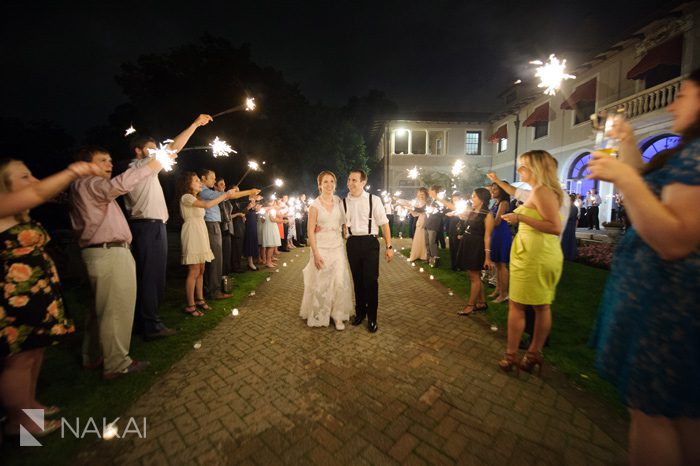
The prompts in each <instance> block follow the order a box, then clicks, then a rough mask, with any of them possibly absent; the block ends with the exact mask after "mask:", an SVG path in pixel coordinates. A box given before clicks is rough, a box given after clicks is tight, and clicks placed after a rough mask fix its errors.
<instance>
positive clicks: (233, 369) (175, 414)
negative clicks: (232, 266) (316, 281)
mask: <svg viewBox="0 0 700 466" xmlns="http://www.w3.org/2000/svg"><path fill="white" fill-rule="evenodd" d="M308 254H309V249H296V250H293V251H292V252H291V253H286V254H283V255H282V259H280V265H281V263H282V262H283V261H284V262H287V267H280V271H279V272H278V273H273V274H272V276H271V278H272V279H271V281H269V282H266V283H263V285H262V286H261V287H259V288H258V290H257V292H256V294H255V296H252V297H249V298H247V300H246V301H245V302H244V303H242V304H241V306H240V308H239V309H240V315H239V316H238V317H230V318H227V319H225V321H224V322H222V323H221V324H220V325H219V326H218V327H217V328H216V329H215V330H213V331H212V332H210V333H209V334H208V335H207V336H206V337H205V338H203V339H202V342H201V343H202V346H201V348H200V349H198V350H194V349H193V350H192V352H191V353H190V354H188V355H187V356H186V357H185V358H183V359H182V360H181V361H179V362H178V363H177V364H175V365H174V366H173V368H172V369H171V370H170V371H169V372H168V373H167V374H165V375H164V376H163V377H162V379H161V380H160V381H159V382H157V383H156V384H155V385H154V386H153V387H152V388H151V389H150V390H149V391H148V392H147V393H146V394H145V395H144V396H142V397H141V398H140V399H139V400H138V401H137V402H136V403H135V404H134V405H133V406H132V407H131V408H130V409H129V411H128V412H127V413H125V417H128V416H139V417H141V416H146V417H147V419H148V430H147V438H146V439H139V438H137V437H136V436H133V435H132V436H129V437H128V438H125V439H120V440H114V441H112V442H102V443H99V444H96V445H95V446H94V447H93V448H92V449H89V450H88V451H85V452H83V454H81V457H80V458H79V462H80V463H82V464H97V463H96V461H97V462H99V464H105V463H109V462H111V463H113V464H142V465H159V464H178V465H179V464H203V465H204V464H206V465H218V464H264V465H271V464H323V465H331V464H475V465H477V464H478V465H484V464H493V465H504V464H523V465H525V464H539V465H557V466H558V465H562V464H576V465H578V464H618V463H624V462H625V461H626V452H625V450H624V448H623V446H621V445H620V444H619V443H617V442H615V441H614V440H613V439H612V438H611V437H610V436H609V435H607V434H606V433H605V431H604V430H603V429H601V428H600V427H599V426H598V425H595V424H594V423H593V422H592V421H591V420H590V419H589V418H588V417H587V416H586V415H584V414H583V411H581V410H580V409H578V408H577V407H575V406H574V405H572V404H571V403H570V402H569V401H567V399H566V398H565V397H564V396H562V395H561V394H560V393H559V392H558V391H557V389H555V388H553V387H552V385H550V384H549V383H548V381H547V374H546V373H545V374H544V377H543V379H540V378H538V377H536V376H530V375H527V374H522V375H521V376H520V378H515V377H514V376H509V375H506V374H503V373H501V372H500V371H499V370H498V368H497V367H496V361H497V360H498V359H499V357H500V356H501V354H502V351H503V345H504V343H503V341H502V339H499V338H495V337H494V335H493V334H492V333H491V332H490V331H489V330H488V328H484V326H483V325H482V324H480V323H478V322H475V321H473V320H472V319H469V318H460V317H457V316H456V315H455V311H456V310H459V309H460V308H461V307H463V305H464V302H463V301H462V300H461V299H460V298H458V297H457V296H452V297H450V296H448V293H447V290H446V289H445V288H444V287H442V286H441V285H439V284H437V283H435V282H431V281H430V280H428V279H427V277H425V275H421V274H419V273H417V272H416V270H415V269H412V268H411V267H410V266H409V264H408V263H407V261H405V260H402V259H401V258H397V260H395V261H394V262H392V263H391V264H386V263H385V262H384V261H383V260H382V265H381V268H380V277H381V278H380V286H379V289H380V309H379V319H378V323H379V331H378V332H377V333H376V334H370V333H368V332H367V330H366V326H364V325H363V326H361V327H352V326H350V325H348V326H347V328H346V330H345V331H342V332H339V331H336V330H335V329H334V328H333V327H332V326H331V327H329V328H316V329H312V328H308V327H307V326H306V323H305V322H304V321H303V320H302V319H300V318H299V317H298V311H299V305H300V303H301V296H302V291H303V283H302V278H301V270H302V268H303V267H304V266H305V265H306V262H307V260H308ZM175 338H176V337H175ZM546 369H547V368H546V367H545V370H546Z"/></svg>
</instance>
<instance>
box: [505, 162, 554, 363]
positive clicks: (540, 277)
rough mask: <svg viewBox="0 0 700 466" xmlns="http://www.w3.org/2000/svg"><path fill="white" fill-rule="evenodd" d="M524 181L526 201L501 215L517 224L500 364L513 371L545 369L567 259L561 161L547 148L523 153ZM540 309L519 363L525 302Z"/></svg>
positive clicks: (536, 310) (522, 173)
mask: <svg viewBox="0 0 700 466" xmlns="http://www.w3.org/2000/svg"><path fill="white" fill-rule="evenodd" d="M518 173H519V174H520V179H521V180H522V181H524V182H525V183H528V184H529V185H530V186H532V188H533V189H532V194H531V195H530V197H529V198H528V200H527V202H525V204H524V205H522V206H520V207H518V208H517V209H515V211H514V212H512V213H509V214H505V215H503V216H502V218H503V219H504V220H505V221H507V222H508V223H511V224H518V225H519V226H518V234H517V235H516V236H515V238H514V239H513V246H512V247H511V251H510V288H509V292H508V294H509V296H510V301H509V304H508V343H507V346H506V353H505V356H504V358H503V359H501V361H499V363H498V365H499V367H500V368H501V369H502V370H504V371H506V372H509V371H511V370H512V369H513V367H514V366H516V365H517V366H518V367H519V369H522V370H524V371H527V372H532V371H533V370H534V369H535V367H539V372H541V371H542V363H543V359H544V358H543V356H542V347H543V346H544V343H545V341H547V336H548V335H549V330H550V328H551V327H552V310H551V304H552V301H554V294H555V290H556V287H557V283H559V278H560V277H561V270H562V266H563V261H564V257H563V255H562V251H561V246H560V244H559V236H558V235H559V233H560V232H561V229H562V219H561V217H560V214H559V208H560V207H561V205H562V203H563V201H564V192H563V191H562V189H561V187H560V185H559V179H558V178H557V168H556V161H555V160H554V158H553V157H552V156H551V155H550V154H549V153H548V152H545V151H542V150H534V151H530V152H526V153H524V154H522V155H520V157H518ZM528 304H529V305H532V306H533V307H534V308H535V332H534V335H533V336H532V342H531V343H530V347H529V348H528V350H527V353H525V356H524V357H523V358H522V360H520V361H519V362H518V360H517V351H518V344H519V343H520V337H521V336H522V333H523V330H524V328H525V306H526V305H528Z"/></svg>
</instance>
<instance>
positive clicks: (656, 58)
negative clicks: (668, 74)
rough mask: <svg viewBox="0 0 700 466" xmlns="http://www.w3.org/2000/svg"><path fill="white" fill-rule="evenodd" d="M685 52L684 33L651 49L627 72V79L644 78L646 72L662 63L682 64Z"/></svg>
mask: <svg viewBox="0 0 700 466" xmlns="http://www.w3.org/2000/svg"><path fill="white" fill-rule="evenodd" d="M682 54H683V35H682V34H680V35H677V36H676V37H674V38H673V39H670V40H667V41H666V42H664V43H663V44H661V45H657V46H656V47H654V48H653V49H651V50H649V51H648V52H647V53H646V55H644V56H643V57H642V59H641V60H639V63H637V64H636V65H634V67H633V68H632V69H631V70H629V72H628V73H627V79H644V76H646V74H647V73H648V72H649V71H651V70H653V69H654V68H656V67H657V66H660V65H680V64H681V57H682Z"/></svg>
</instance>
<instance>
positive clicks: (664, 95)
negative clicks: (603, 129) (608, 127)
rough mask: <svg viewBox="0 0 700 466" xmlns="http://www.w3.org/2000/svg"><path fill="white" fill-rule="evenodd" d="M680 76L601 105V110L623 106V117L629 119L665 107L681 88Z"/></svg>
mask: <svg viewBox="0 0 700 466" xmlns="http://www.w3.org/2000/svg"><path fill="white" fill-rule="evenodd" d="M681 80H682V78H681V77H678V78H676V79H673V80H671V81H666V82H665V83H662V84H659V85H658V86H654V87H651V88H649V89H645V90H643V91H642V92H638V93H636V94H634V95H631V96H629V97H625V98H624V99H620V100H618V101H617V102H613V103H611V104H609V105H606V106H605V107H603V109H602V110H606V111H608V112H611V111H613V112H615V111H617V110H618V109H621V108H624V109H625V111H624V114H625V118H627V119H628V120H631V119H632V118H636V117H639V116H642V115H644V114H647V113H651V112H653V111H656V110H660V109H662V108H666V107H667V106H668V105H670V104H671V102H673V99H675V98H676V95H677V94H678V90H679V89H680V88H681Z"/></svg>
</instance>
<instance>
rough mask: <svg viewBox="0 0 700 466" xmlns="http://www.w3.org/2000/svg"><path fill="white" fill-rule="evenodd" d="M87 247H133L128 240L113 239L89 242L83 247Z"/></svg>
mask: <svg viewBox="0 0 700 466" xmlns="http://www.w3.org/2000/svg"><path fill="white" fill-rule="evenodd" d="M87 248H102V249H110V248H126V249H131V246H130V245H129V243H127V242H126V241H111V242H109V243H100V244H89V245H87V246H83V249H87Z"/></svg>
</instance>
